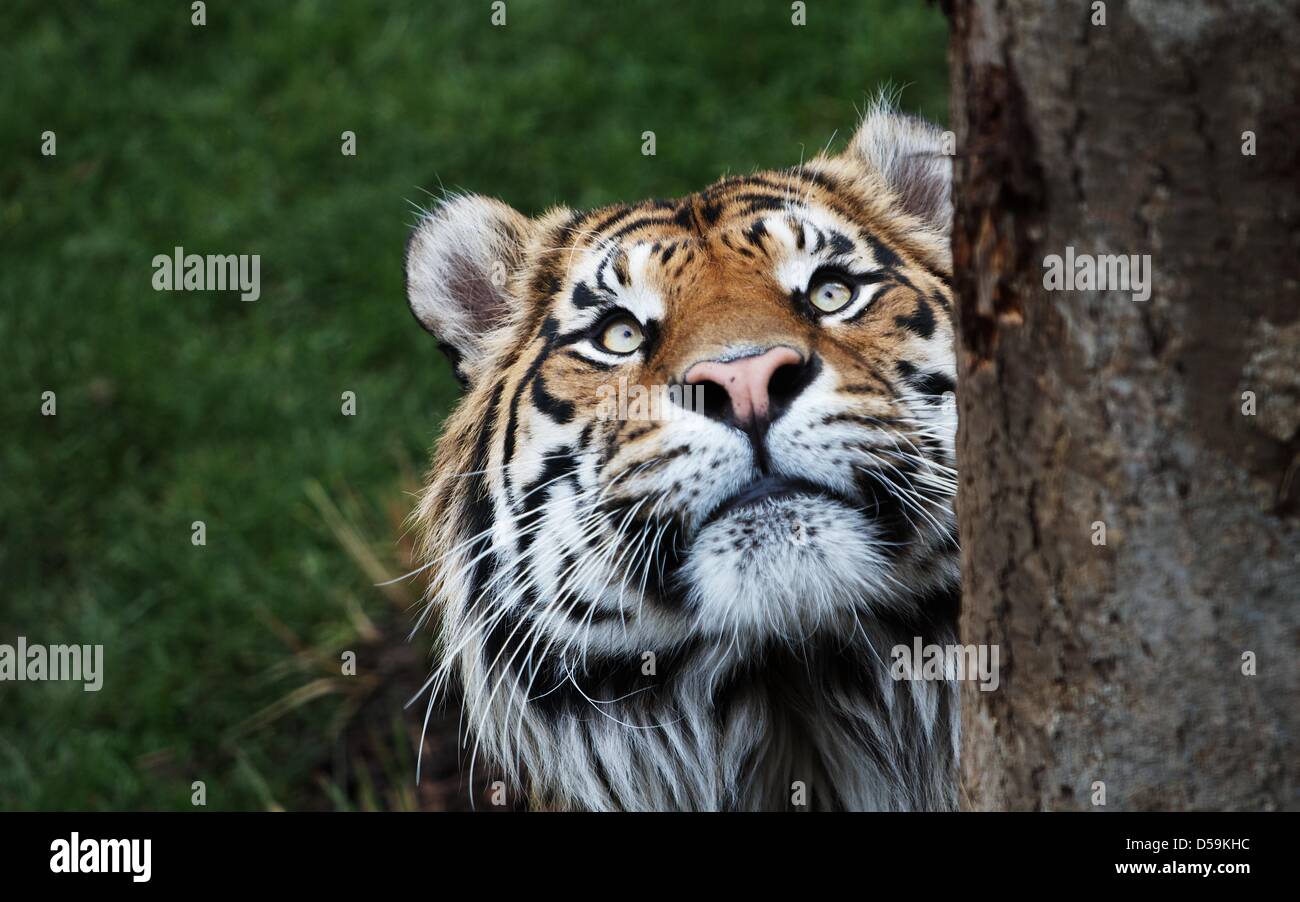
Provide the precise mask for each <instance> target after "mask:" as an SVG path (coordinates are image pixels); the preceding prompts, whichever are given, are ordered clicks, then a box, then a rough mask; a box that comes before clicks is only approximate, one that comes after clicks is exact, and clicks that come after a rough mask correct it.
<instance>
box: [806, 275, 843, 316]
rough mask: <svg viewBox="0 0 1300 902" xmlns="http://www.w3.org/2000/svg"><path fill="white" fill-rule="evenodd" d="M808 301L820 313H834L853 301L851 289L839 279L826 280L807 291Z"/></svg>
mask: <svg viewBox="0 0 1300 902" xmlns="http://www.w3.org/2000/svg"><path fill="white" fill-rule="evenodd" d="M808 300H810V301H812V305H813V306H814V307H816V308H817V309H818V310H820V311H821V312H822V313H834V312H835V311H837V310H843V309H844V307H845V306H847V304H848V303H849V301H851V300H853V289H852V288H850V287H849V286H848V285H845V284H844V283H843V282H841V281H840V280H839V279H827V280H826V281H824V282H818V283H817V284H815V285H813V286H812V288H811V289H809V291H808Z"/></svg>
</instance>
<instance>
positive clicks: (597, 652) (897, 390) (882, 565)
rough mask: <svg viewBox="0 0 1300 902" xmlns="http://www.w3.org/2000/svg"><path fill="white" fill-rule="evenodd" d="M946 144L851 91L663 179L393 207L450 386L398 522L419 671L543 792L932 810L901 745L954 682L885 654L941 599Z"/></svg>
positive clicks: (949, 463) (564, 796)
mask: <svg viewBox="0 0 1300 902" xmlns="http://www.w3.org/2000/svg"><path fill="white" fill-rule="evenodd" d="M940 141H941V136H940V133H939V132H938V130H937V129H935V128H934V127H933V126H931V125H928V124H927V123H924V122H922V121H921V120H918V119H914V118H910V117H905V116H901V115H898V114H896V113H894V112H892V111H890V110H888V109H886V108H877V109H875V110H874V111H873V112H871V113H869V114H868V116H867V118H866V120H865V121H864V122H863V124H862V126H861V128H860V129H859V131H858V132H857V134H856V136H855V137H854V139H853V140H852V142H851V143H850V146H849V147H848V149H847V150H845V151H844V152H843V153H841V154H839V155H837V156H821V157H818V158H817V159H815V160H812V161H811V162H807V163H804V164H802V165H799V166H797V167H795V168H792V169H786V170H780V171H769V172H759V173H756V174H753V175H747V176H736V177H729V178H725V179H723V180H721V181H719V182H717V183H716V184H714V185H712V186H710V187H708V188H706V189H705V190H703V191H701V192H699V193H698V194H694V195H691V196H689V197H685V198H681V199H677V200H652V201H646V202H642V203H636V204H627V205H616V206H612V207H607V208H603V209H598V210H593V211H588V212H573V211H570V210H567V209H553V210H551V211H549V212H547V213H545V214H544V215H542V216H540V217H537V218H529V217H527V216H525V215H523V214H521V213H519V212H517V211H515V210H514V209H512V208H511V207H509V206H507V205H506V204H504V203H501V202H498V201H495V200H489V199H486V198H483V197H479V196H474V195H469V196H458V197H455V198H452V199H450V200H448V201H446V202H445V203H443V204H442V205H441V206H439V207H438V208H436V209H434V210H432V211H430V212H428V213H427V214H425V215H424V216H423V217H422V218H421V220H420V222H419V224H418V225H417V227H416V228H415V231H414V232H413V234H412V236H411V240H410V242H409V246H408V250H407V255H406V280H407V295H408V300H409V303H410V306H411V309H412V311H413V312H414V313H415V315H416V317H417V318H418V319H419V321H420V322H421V323H422V324H423V325H424V326H425V327H426V328H427V329H428V330H429V331H430V332H432V333H433V334H434V335H435V336H437V338H438V339H439V342H440V347H442V349H443V350H444V351H445V352H446V353H447V354H448V356H449V357H450V358H451V360H452V362H453V365H454V367H455V370H456V374H457V376H458V377H459V378H460V379H461V381H462V382H463V383H464V385H465V395H464V397H463V399H462V400H461V402H460V404H459V405H458V407H457V408H456V410H455V411H454V412H453V413H452V414H451V416H450V417H449V418H448V420H447V422H446V425H445V428H444V432H443V435H442V437H441V439H440V441H439V442H438V445H437V449H436V455H435V461H434V465H433V468H432V470H431V472H430V475H429V477H428V482H427V486H426V488H425V490H424V492H423V494H422V496H421V499H420V501H419V504H418V506H417V509H416V511H415V513H414V514H413V516H414V519H415V522H416V524H417V525H418V528H419V530H420V533H421V535H422V537H423V541H422V549H423V556H424V558H423V563H424V565H425V568H426V569H427V570H428V571H429V576H430V587H429V601H430V607H429V611H430V612H433V611H436V618H435V619H436V622H437V624H438V630H439V633H440V643H439V656H440V666H439V668H438V676H440V677H448V676H452V675H454V676H455V677H456V678H457V679H458V681H459V682H460V684H461V685H462V688H463V694H464V700H465V705H466V709H467V718H466V724H467V726H468V728H469V730H470V732H471V733H472V734H473V736H474V739H475V742H476V743H477V744H478V745H479V746H481V747H482V748H483V749H484V750H485V751H486V752H488V758H489V760H491V761H492V762H493V764H492V765H491V766H492V767H497V768H500V769H501V772H502V773H503V775H505V776H507V777H509V778H511V779H514V780H527V782H528V783H529V785H530V786H531V787H532V791H533V793H534V796H535V797H536V798H538V799H540V800H541V801H542V802H543V803H545V804H549V805H553V806H558V807H588V808H682V807H685V808H722V807H772V806H774V805H784V803H783V802H781V801H780V800H781V799H783V798H784V797H785V796H787V795H788V794H789V789H788V787H789V784H790V782H791V781H796V780H799V779H801V778H802V779H804V780H805V781H806V782H807V783H808V784H810V785H811V784H816V785H817V786H819V787H822V788H821V789H820V791H821V792H822V793H823V796H822V797H821V798H820V799H819V800H818V801H817V802H815V803H814V805H820V806H821V807H827V808H835V807H877V808H880V807H885V808H904V807H943V806H944V805H946V804H947V803H948V799H949V796H948V793H949V787H948V784H947V783H946V782H945V780H946V778H945V777H942V776H940V775H937V774H936V772H934V770H933V769H932V768H931V766H930V765H929V764H927V763H925V762H922V761H918V760H914V759H916V758H917V757H918V756H919V757H925V756H928V757H929V759H933V760H934V761H935V762H937V763H935V765H934V766H935V767H939V766H941V765H942V766H945V767H946V766H948V765H950V764H951V755H952V744H953V742H954V741H955V726H954V725H953V724H952V723H951V720H952V717H953V716H954V711H955V708H954V707H952V705H951V699H950V698H949V697H948V695H947V694H946V693H944V692H943V691H942V689H941V688H940V687H933V686H932V687H927V688H925V689H917V688H915V687H911V688H909V687H907V686H906V685H905V684H904V685H902V686H901V687H900V686H899V685H897V684H894V683H893V681H891V680H890V679H889V677H888V676H887V674H885V673H884V671H883V670H882V667H883V666H884V662H885V659H886V658H887V656H888V649H889V646H890V644H891V643H892V642H894V641H902V642H907V643H910V642H911V641H912V637H913V636H925V637H927V641H930V638H931V637H942V636H947V635H950V634H951V631H952V626H953V622H954V619H955V610H956V607H955V602H954V599H955V587H956V585H957V579H958V573H957V558H956V542H955V521H954V514H953V507H952V496H953V494H954V490H955V482H954V477H955V471H954V469H953V465H954V458H953V433H954V429H955V405H954V402H953V389H954V379H955V360H954V352H953V325H952V318H951V315H950V311H951V307H952V294H951V284H950V278H949V273H950V269H951V261H950V252H949V248H948V228H949V225H948V223H949V219H950V216H951V208H950V202H949V199H948V197H949V166H948V159H947V158H946V157H945V156H944V155H943V154H942V152H941V147H940ZM925 692H929V693H931V694H930V695H929V696H926V695H925ZM896 695H897V696H898V698H900V699H905V700H907V701H908V704H911V705H912V706H913V708H915V711H913V713H911V714H908V715H906V717H904V716H903V715H902V714H901V713H900V711H901V708H900V709H899V711H894V713H893V714H890V713H888V712H889V711H890V710H891V708H892V707H893V706H894V705H893V701H892V699H893V698H894V697H895V696H896ZM909 710H911V709H909ZM855 717H857V718H858V719H859V721H860V722H859V724H858V726H853V725H852V724H853V723H854V718H855ZM872 717H874V718H877V719H878V720H881V721H882V722H881V723H879V724H876V725H875V726H872V725H870V724H869V723H868V721H869V720H870V718H872ZM899 718H902V719H903V720H904V721H906V722H901V721H899V722H895V721H898V719H899ZM845 724H848V725H847V726H846V725H845ZM875 733H879V735H878V736H875V737H874V738H873V736H874V734H875ZM891 737H892V738H891ZM916 743H921V744H923V745H924V746H925V748H924V749H923V750H918V749H917V748H916V747H915V744H916ZM864 746H867V747H871V749H870V750H869V751H864V750H863V749H864ZM881 749H883V750H884V751H883V752H882V751H880V750H881ZM939 759H942V760H939ZM801 769H802V770H801ZM864 769H869V770H870V771H871V773H870V774H865V773H860V772H861V771H863V770H864ZM855 774H857V776H854V775H855Z"/></svg>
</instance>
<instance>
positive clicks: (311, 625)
mask: <svg viewBox="0 0 1300 902" xmlns="http://www.w3.org/2000/svg"><path fill="white" fill-rule="evenodd" d="M489 15H490V4H489V3H488V2H486V0H483V2H455V3H451V2H445V3H435V2H425V0H410V2H381V0H365V2H347V3H344V2H324V0H321V2H308V0H297V2H272V0H266V2H243V0H241V2H238V3H235V2H227V0H210V2H208V4H207V24H206V25H205V26H203V27H195V26H192V25H191V24H190V4H189V3H188V2H143V3H126V2H120V3H110V2H104V3H83V2H50V0H33V2H19V0H8V2H6V3H5V4H3V6H2V7H0V23H2V25H3V28H0V33H3V34H4V35H5V41H4V42H3V44H2V45H0V72H4V78H3V79H0V97H2V98H3V109H4V110H5V115H4V116H3V118H0V146H2V147H3V148H4V154H3V161H2V163H0V248H2V249H3V250H2V253H3V257H2V258H0V259H2V262H3V279H0V348H3V352H0V353H2V354H3V357H4V363H3V365H2V366H0V372H3V379H4V383H3V391H0V424H2V428H0V642H8V643H12V642H13V641H14V639H15V637H17V636H18V635H25V636H26V637H27V638H28V640H29V641H31V642H40V643H47V644H48V643H63V642H69V643H91V644H93V643H102V644H103V645H104V646H105V670H106V673H105V677H104V688H103V690H102V691H101V692H99V693H88V692H83V691H82V689H81V687H80V685H79V684H51V683H45V684H32V683H24V684H13V683H0V808H5V809H10V808H19V809H29V808H79V809H105V808H112V809H117V808H179V809H184V808H188V807H189V804H190V784H191V782H192V781H194V780H204V781H205V782H206V784H207V787H208V805H209V807H213V808H247V807H258V808H262V807H288V808H293V807H353V806H355V805H361V806H362V807H394V806H396V807H413V806H414V805H416V804H425V803H427V804H429V805H433V806H434V807H436V806H437V805H438V804H439V803H438V802H437V801H436V800H434V801H428V800H425V801H424V802H419V801H418V800H416V799H415V798H414V797H413V796H412V795H411V794H412V792H413V780H414V776H413V767H412V764H411V759H412V758H413V749H412V748H411V747H410V745H407V746H406V747H401V746H402V745H403V742H404V741H405V740H404V739H403V738H401V737H402V733H403V731H402V729H401V728H400V726H399V727H398V728H397V729H394V723H393V720H394V718H395V717H397V716H398V715H394V714H393V713H392V712H393V711H400V710H401V709H400V701H404V698H403V699H397V700H396V701H394V702H393V705H390V706H389V707H386V708H385V709H384V711H383V713H382V715H381V716H379V717H378V718H376V719H375V720H374V721H373V722H372V723H371V724H370V725H369V727H368V730H369V731H370V733H372V734H373V735H374V736H379V737H381V739H379V740H378V742H377V743H358V742H356V741H350V740H349V741H344V740H341V739H340V738H339V723H340V715H342V716H343V717H344V718H346V717H349V716H352V715H354V714H355V713H356V712H357V711H358V710H361V709H363V708H365V706H366V705H367V704H368V703H369V702H368V699H369V698H371V697H372V696H373V697H380V696H382V697H384V698H386V699H387V698H388V695H385V694H384V693H383V692H382V687H380V688H376V686H375V685H374V684H373V681H372V682H371V683H368V684H365V687H366V688H365V689H364V690H353V689H350V688H348V687H347V685H345V684H344V683H341V682H340V680H346V679H348V678H340V677H339V676H338V673H337V666H338V664H337V662H338V661H339V654H340V651H341V650H342V649H349V648H350V649H354V650H356V651H357V653H358V656H359V661H358V667H359V672H360V673H361V674H362V675H365V674H371V675H374V674H377V673H391V672H392V671H394V670H398V669H401V670H402V671H404V672H409V673H408V674H407V677H408V679H409V680H410V681H411V682H410V684H411V686H412V687H417V688H418V686H419V685H420V682H421V681H422V678H423V672H424V669H425V667H426V666H427V665H426V655H427V652H426V651H425V650H424V649H425V647H426V646H427V643H422V642H421V640H420V639H418V638H417V640H416V642H415V643H414V644H413V645H407V644H405V631H406V629H407V628H408V627H409V623H410V612H409V610H408V608H409V606H410V605H411V603H413V602H414V600H415V598H416V597H417V595H418V586H414V585H410V584H406V585H405V586H404V587H403V588H401V589H400V590H399V591H398V592H397V594H396V596H394V595H392V594H390V595H389V596H388V599H389V600H385V594H384V590H381V589H377V588H376V587H375V586H374V583H375V582H376V580H375V579H374V576H375V572H374V571H375V566H374V564H375V562H378V564H379V569H380V572H386V573H388V574H389V575H392V576H396V575H398V574H400V573H401V572H402V569H401V568H402V567H403V566H404V565H405V562H406V555H405V550H404V549H403V547H402V546H401V545H400V544H399V540H398V536H399V534H400V531H401V530H400V524H401V519H402V516H404V514H405V513H406V511H407V510H408V509H409V505H410V499H409V497H408V496H407V495H405V494H404V493H403V490H411V489H413V488H414V487H415V486H416V485H417V483H418V479H417V478H416V477H415V476H414V475H413V474H414V473H415V472H417V471H418V470H419V469H421V468H422V467H423V466H424V459H425V455H426V453H427V448H428V446H429V444H430V442H431V439H432V437H433V435H434V434H435V432H436V429H437V426H438V423H439V421H440V418H441V417H442V416H443V415H444V414H445V413H446V411H447V409H448V407H449V406H450V405H451V404H452V403H453V402H454V400H455V396H456V390H455V386H454V383H453V381H452V380H451V379H450V377H449V373H448V369H447V367H446V365H445V364H444V362H443V361H442V359H441V356H440V355H439V354H438V353H437V351H436V350H435V347H434V343H433V342H432V341H431V340H430V339H429V338H428V337H427V336H426V335H424V333H423V332H421V330H420V329H419V328H418V327H417V326H416V324H415V322H414V321H413V320H412V318H411V317H410V315H409V314H408V313H407V311H406V309H405V302H404V299H403V296H402V264H401V261H402V252H403V247H404V240H405V237H406V233H407V230H408V229H409V227H410V225H411V223H412V222H413V219H414V215H415V214H414V207H413V206H412V205H413V204H418V205H425V206H427V205H428V204H429V203H431V202H433V200H434V199H435V197H436V196H437V195H438V193H439V191H441V190H443V189H448V190H453V189H465V190H473V191H478V192H482V193H486V194H492V195H497V196H499V197H502V198H504V199H506V200H507V201H509V202H510V203H512V204H514V205H515V206H517V207H518V208H520V209H521V210H523V211H525V212H528V213H537V212H540V211H541V210H543V209H545V208H546V207H548V206H549V205H552V204H555V203H564V204H567V205H569V206H572V207H588V206H594V205H599V204H604V203H609V202H613V201H616V200H636V199H639V198H641V197H645V196H659V197H669V196H674V195H679V194H683V193H688V192H690V191H692V190H695V189H698V188H700V187H702V186H703V185H704V184H706V183H708V182H709V181H711V180H713V179H714V178H716V177H718V176H719V175H721V174H723V173H725V172H733V173H734V172H746V171H750V170H752V169H754V168H758V167H767V166H775V165H788V164H791V163H794V162H797V161H798V160H799V159H800V157H801V156H811V155H813V154H814V153H816V152H817V151H818V150H820V149H821V148H822V147H823V146H825V145H826V144H827V143H828V142H831V143H833V144H835V145H839V144H842V143H843V142H844V141H845V140H846V138H847V136H848V134H849V132H850V131H851V129H852V126H853V124H854V120H855V117H856V116H857V114H858V112H859V111H860V110H861V109H862V107H863V105H864V103H865V101H866V98H867V97H868V95H869V94H870V93H872V92H873V91H875V90H876V89H877V88H879V87H880V86H881V85H883V84H886V83H889V84H892V85H894V86H896V87H903V88H905V90H904V92H903V106H904V107H906V108H909V109H914V110H919V111H921V112H923V113H926V114H929V115H930V116H932V117H935V118H938V119H940V120H942V119H943V118H944V116H945V110H946V107H945V103H946V101H945V95H946V73H945V64H944V56H945V47H946V32H945V25H944V23H943V20H942V17H941V15H940V13H939V12H938V10H937V9H936V8H935V7H934V6H933V5H931V4H927V3H923V2H919V0H811V2H809V3H808V22H807V25H806V26H804V27H794V26H792V25H791V23H790V4H789V3H785V2H776V0H774V2H717V3H708V4H699V3H684V2H683V3H665V2H659V0H642V2H626V0H621V2H619V3H617V4H614V3H609V4H606V3H591V2H583V0H572V2H543V0H510V2H509V3H508V24H507V25H506V27H504V28H498V27H492V26H491V25H490V24H489ZM46 130H50V131H53V132H55V133H56V136H57V147H58V154H57V156H55V157H44V156H42V155H41V154H40V150H39V148H40V137H41V134H42V132H45V131H46ZM345 130H350V131H354V132H355V133H356V135H357V155H356V156H355V157H347V156H343V155H342V154H341V153H340V135H341V133H342V132H343V131H345ZM646 130H653V131H655V132H656V135H657V144H658V147H657V151H658V153H657V156H653V157H645V156H642V155H641V153H640V146H641V134H642V132H643V131H646ZM178 245H179V246H183V247H184V248H185V249H186V251H187V252H191V253H200V254H207V253H222V254H227V253H239V254H260V255H261V258H262V263H261V277H262V296H261V299H260V300H259V301H257V302H256V303H242V302H241V301H240V300H239V298H238V296H237V294H234V293H209V292H201V293H200V292H193V293H165V292H164V293H160V292H154V291H153V290H152V289H151V287H150V279H151V277H152V274H153V271H152V269H151V260H152V258H153V257H154V255H155V254H159V253H170V252H171V249H172V248H173V247H175V246H178ZM47 390H48V391H54V392H56V393H57V398H58V402H57V403H58V415H57V416H55V417H42V416H41V415H40V413H39V405H40V396H41V393H42V392H44V391H47ZM345 390H350V391H354V392H356V394H357V397H358V413H357V416H355V417H344V416H341V414H340V404H341V401H340V395H341V393H342V392H343V391H345ZM195 520H203V521H204V522H205V523H206V526H207V545H206V546H205V547H195V546H193V545H192V544H191V541H190V537H191V523H192V522H193V521H195ZM350 543H351V544H350ZM353 546H358V547H353ZM366 549H369V550H366ZM391 601H396V602H397V603H396V604H394V603H390V602H391ZM379 636H382V637H385V639H386V641H377V637H379ZM394 661H400V662H402V666H401V668H397V667H394V666H393V665H392V663H391V662H394ZM385 662H389V666H387V668H385V666H384V665H385ZM317 680H324V682H323V683H318V682H316V681H317ZM356 685H358V686H360V685H362V683H358V684H356ZM308 687H314V688H308ZM389 695H391V693H390V694H389ZM394 706H395V707H394ZM421 713H422V705H421V706H416V707H414V708H412V709H410V710H408V711H407V712H405V713H404V714H402V715H400V716H401V717H404V718H405V719H406V720H407V721H409V722H413V723H415V724H416V725H417V726H418V721H419V719H420V714H421ZM385 742H387V743H388V744H389V746H390V752H391V755H387V756H385V754H384V753H376V752H374V751H373V750H374V749H375V748H376V747H379V748H382V747H383V746H384V743H385ZM367 749H369V750H370V751H367ZM367 754H376V755H378V756H379V757H381V758H384V759H385V760H388V758H389V757H390V758H391V761H392V765H391V767H392V769H394V770H395V771H396V772H398V773H399V774H400V776H399V777H397V778H394V779H396V780H400V781H404V782H401V784H400V789H399V790H396V791H394V793H393V794H391V795H389V796H388V797H382V793H380V792H379V791H377V790H374V789H373V787H370V786H369V784H370V782H371V781H369V779H362V780H361V782H360V784H359V786H360V788H359V789H357V788H356V787H347V786H340V785H338V784H336V783H334V782H332V779H333V778H332V777H329V776H327V775H323V773H324V771H323V768H327V767H329V766H332V765H331V761H334V762H335V764H337V760H336V759H337V758H338V757H339V756H340V755H343V756H346V755H367ZM331 772H332V773H335V774H337V773H338V768H337V767H334V769H333V771H331ZM353 772H354V773H355V772H367V763H366V762H354V767H353ZM358 799H359V800H360V801H358Z"/></svg>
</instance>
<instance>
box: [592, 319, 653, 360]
mask: <svg viewBox="0 0 1300 902" xmlns="http://www.w3.org/2000/svg"><path fill="white" fill-rule="evenodd" d="M644 340H645V336H644V335H643V334H642V332H641V324H640V323H638V322H637V321H636V320H634V319H633V318H632V317H630V316H620V317H619V318H618V319H614V320H611V321H610V323H609V325H607V326H606V327H605V330H604V331H603V332H602V333H601V334H600V343H601V344H602V345H603V346H604V348H605V350H607V351H613V352H614V353H615V354H631V353H632V352H633V351H635V350H636V349H637V348H639V347H641V342H643V341H644Z"/></svg>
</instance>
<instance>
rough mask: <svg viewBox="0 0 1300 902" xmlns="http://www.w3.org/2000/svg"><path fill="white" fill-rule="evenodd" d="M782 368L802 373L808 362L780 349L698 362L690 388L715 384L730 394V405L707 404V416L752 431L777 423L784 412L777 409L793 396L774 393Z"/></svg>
mask: <svg viewBox="0 0 1300 902" xmlns="http://www.w3.org/2000/svg"><path fill="white" fill-rule="evenodd" d="M782 367H796V368H798V369H799V370H801V371H802V370H803V369H804V368H805V364H804V359H803V357H802V355H800V354H799V352H798V351H796V350H794V349H793V348H787V347H783V346H779V347H775V348H770V349H768V350H767V351H764V352H762V353H761V354H754V355H751V356H749V357H741V358H738V359H736V360H727V361H721V360H706V361H704V362H702V363H697V364H695V365H694V366H692V367H691V368H690V369H689V370H687V371H686V377H685V380H686V384H687V385H700V384H704V385H705V386H706V387H707V385H708V384H709V383H712V384H713V385H714V386H717V387H719V388H721V389H723V390H724V391H725V392H726V395H727V403H726V404H707V403H706V405H705V410H704V413H706V414H707V415H709V416H711V417H713V418H714V419H717V420H723V421H731V422H733V423H735V425H738V426H740V427H742V428H752V427H754V426H758V425H766V424H767V423H769V422H771V421H772V420H774V419H775V418H776V416H779V415H780V411H779V410H776V409H774V407H777V406H780V405H783V404H784V403H785V402H786V401H789V400H791V398H792V397H793V395H791V398H787V397H785V394H788V392H785V391H781V392H776V393H774V391H773V388H774V386H773V377H774V376H775V375H776V373H777V371H778V370H780V369H781V368H782ZM786 381H789V380H786ZM795 381H797V382H802V380H795ZM802 387H803V385H802V384H800V385H799V386H798V388H800V389H801V388H802ZM796 393H797V392H796ZM774 395H779V396H774Z"/></svg>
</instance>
